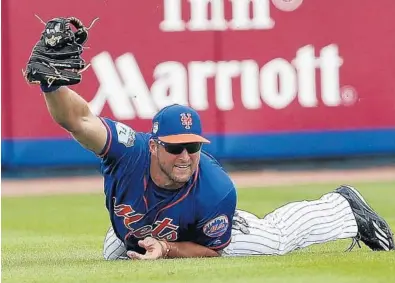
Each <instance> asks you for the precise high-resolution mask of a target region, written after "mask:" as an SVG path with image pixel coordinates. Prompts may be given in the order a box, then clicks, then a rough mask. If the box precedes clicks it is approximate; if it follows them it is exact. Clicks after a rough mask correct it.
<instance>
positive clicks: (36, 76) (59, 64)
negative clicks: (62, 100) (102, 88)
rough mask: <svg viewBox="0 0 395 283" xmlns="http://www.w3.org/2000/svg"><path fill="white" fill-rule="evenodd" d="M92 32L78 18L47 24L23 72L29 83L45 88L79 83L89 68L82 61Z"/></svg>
mask: <svg viewBox="0 0 395 283" xmlns="http://www.w3.org/2000/svg"><path fill="white" fill-rule="evenodd" d="M92 24H93V23H92ZM71 25H72V26H74V27H75V29H76V30H75V31H73V29H72V26H71ZM91 26H92V25H91ZM88 29H89V28H86V27H85V26H84V25H83V24H82V22H81V21H80V20H78V19H77V18H74V17H71V18H55V19H52V20H50V21H49V22H47V23H46V24H45V29H44V31H43V32H42V35H41V38H40V40H39V41H38V42H37V43H36V45H35V46H34V48H33V51H32V53H31V55H30V58H29V61H28V63H27V66H26V70H25V71H23V74H24V76H25V79H26V80H27V82H28V83H31V84H40V85H42V86H45V87H51V86H53V87H55V86H64V85H74V84H78V83H79V82H80V81H81V73H82V72H83V71H84V70H85V69H86V68H87V67H88V66H89V65H88V66H87V65H86V63H85V61H84V59H82V58H81V54H82V52H83V50H84V43H85V42H86V40H87V39H88Z"/></svg>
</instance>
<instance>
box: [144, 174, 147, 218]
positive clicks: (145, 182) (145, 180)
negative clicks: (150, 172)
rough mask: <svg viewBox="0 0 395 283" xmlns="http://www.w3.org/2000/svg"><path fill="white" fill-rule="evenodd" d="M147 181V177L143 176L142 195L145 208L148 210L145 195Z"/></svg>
mask: <svg viewBox="0 0 395 283" xmlns="http://www.w3.org/2000/svg"><path fill="white" fill-rule="evenodd" d="M147 186H148V182H147V178H146V177H145V176H144V195H143V200H144V203H145V209H146V210H147V211H148V201H147V198H146V197H145V191H146V190H147Z"/></svg>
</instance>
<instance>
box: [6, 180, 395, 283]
mask: <svg viewBox="0 0 395 283" xmlns="http://www.w3.org/2000/svg"><path fill="white" fill-rule="evenodd" d="M355 185H356V186H357V187H358V189H359V190H360V191H361V192H362V194H363V195H364V197H365V199H367V200H368V201H369V203H370V204H371V205H372V207H373V208H374V209H375V210H376V211H378V212H379V213H380V214H382V215H383V216H384V217H385V218H386V219H387V220H388V222H389V223H390V225H391V226H392V227H393V228H395V198H393V195H394V192H395V182H388V183H375V184H373V183H372V184H367V183H364V184H355ZM333 188H335V186H334V185H330V184H328V185H310V186H295V187H269V188H265V189H240V190H239V205H238V207H239V208H242V209H246V210H249V211H252V212H254V213H256V214H257V215H260V216H263V215H265V214H266V213H268V212H270V211H272V210H273V209H275V208H276V207H279V206H281V205H283V204H285V203H288V202H291V201H295V200H303V199H317V198H319V197H320V196H321V195H322V194H323V193H325V192H327V191H331V190H332V189H333ZM107 219H108V217H107V214H106V211H105V208H104V198H103V196H101V195H71V196H70V195H68V196H46V197H12V198H11V197H3V198H2V282H18V283H20V282H73V283H76V282H98V283H100V282H103V283H104V282H105V283H109V282H137V283H142V282H172V283H174V282H175V283H177V282H188V283H192V282H209V283H214V282H226V283H232V282H287V281H288V282H292V283H293V282H314V283H317V282H386V283H388V282H395V252H389V253H379V252H371V251H370V250H368V249H367V248H366V247H364V246H363V248H362V249H358V248H357V247H356V248H355V249H354V250H353V251H352V252H350V253H344V252H343V250H345V249H346V248H347V247H348V245H349V244H350V241H348V240H342V241H337V242H331V243H327V244H325V245H315V246H312V247H309V248H307V249H304V250H300V251H297V252H293V253H291V254H289V255H286V256H260V257H245V258H215V259H187V260H159V261H153V262H138V261H118V262H106V261H104V260H102V257H101V251H102V242H103V237H104V234H105V232H106V230H107V228H108V225H109V222H108V220H107Z"/></svg>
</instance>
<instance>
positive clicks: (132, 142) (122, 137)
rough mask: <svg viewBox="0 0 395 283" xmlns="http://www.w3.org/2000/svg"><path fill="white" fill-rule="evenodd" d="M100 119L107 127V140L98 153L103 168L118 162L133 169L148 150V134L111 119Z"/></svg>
mask: <svg viewBox="0 0 395 283" xmlns="http://www.w3.org/2000/svg"><path fill="white" fill-rule="evenodd" d="M101 119H102V122H103V124H104V125H105V126H106V129H107V141H106V144H105V146H104V148H103V150H102V151H101V153H100V154H99V156H100V157H101V158H102V165H103V167H104V169H108V168H112V167H115V166H116V165H117V164H120V163H122V164H123V165H124V166H127V167H128V169H133V168H132V167H134V166H136V164H137V163H138V162H139V160H140V159H141V158H143V157H144V156H145V154H146V151H147V150H148V141H149V134H147V133H141V132H136V131H134V130H133V129H132V128H131V127H129V126H127V125H125V124H123V123H120V122H117V121H113V120H111V119H107V118H101ZM121 160H122V162H121ZM140 161H141V160H140Z"/></svg>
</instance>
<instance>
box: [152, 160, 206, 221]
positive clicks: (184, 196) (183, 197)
mask: <svg viewBox="0 0 395 283" xmlns="http://www.w3.org/2000/svg"><path fill="white" fill-rule="evenodd" d="M198 175H199V167H198V168H197V169H196V173H195V178H194V179H193V182H192V184H191V185H190V187H189V188H188V190H187V192H186V193H185V194H184V195H183V196H182V197H181V198H179V199H178V200H176V201H175V202H173V203H170V204H168V205H167V206H165V207H163V208H162V209H160V210H159V211H158V213H157V214H156V216H155V219H156V218H157V217H158V215H159V213H161V212H162V211H163V210H165V209H168V208H170V207H172V206H174V205H176V204H177V203H179V202H180V201H182V200H183V199H185V198H186V197H187V195H188V194H189V192H190V191H191V189H192V187H193V186H194V185H195V183H196V180H197V177H198Z"/></svg>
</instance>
